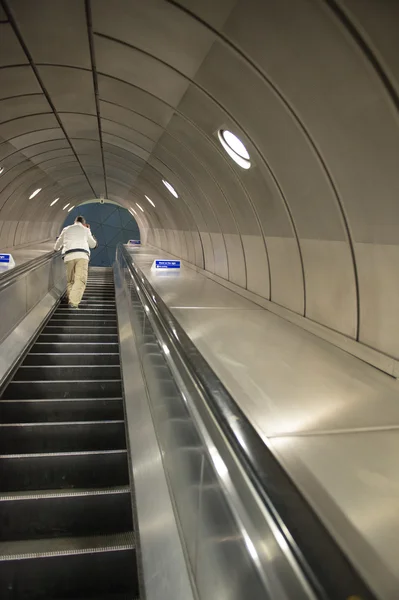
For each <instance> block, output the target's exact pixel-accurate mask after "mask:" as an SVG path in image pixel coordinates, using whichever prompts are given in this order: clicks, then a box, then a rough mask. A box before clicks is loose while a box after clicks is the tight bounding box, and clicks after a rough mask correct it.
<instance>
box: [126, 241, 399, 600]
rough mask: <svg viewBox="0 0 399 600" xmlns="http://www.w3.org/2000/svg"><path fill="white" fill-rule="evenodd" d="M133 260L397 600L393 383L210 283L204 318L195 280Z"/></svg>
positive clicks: (386, 593) (337, 531) (143, 256)
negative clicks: (238, 304)
mask: <svg viewBox="0 0 399 600" xmlns="http://www.w3.org/2000/svg"><path fill="white" fill-rule="evenodd" d="M133 256H134V260H135V262H136V263H137V265H138V266H140V268H141V269H142V270H143V272H144V274H145V275H146V276H148V278H149V280H150V281H151V284H152V285H153V286H154V289H155V290H156V291H157V292H158V293H159V294H160V295H161V297H162V298H163V299H164V300H165V301H166V303H167V304H168V305H169V306H170V308H171V310H172V312H173V314H174V315H175V316H176V318H177V319H178V321H179V322H180V324H181V325H182V326H183V328H184V329H185V331H186V333H187V334H188V335H189V336H190V337H191V339H192V341H193V342H194V343H195V345H196V346H197V348H198V349H199V350H200V352H201V353H202V355H203V356H204V357H205V358H206V360H207V361H208V363H209V364H210V365H211V367H212V368H213V369H214V370H215V372H216V373H217V375H218V376H219V377H220V378H221V380H222V381H223V383H224V385H225V386H226V387H227V389H228V390H229V391H230V393H231V394H232V395H233V397H234V398H235V399H236V401H237V402H238V403H239V405H240V407H241V408H242V409H243V410H244V412H245V413H246V415H247V416H248V417H249V418H250V420H251V422H252V423H253V425H254V426H255V427H256V428H257V430H258V432H259V433H260V435H261V436H262V437H263V439H264V440H265V443H267V444H268V445H269V446H270V447H271V448H272V449H273V451H274V452H275V454H276V456H277V457H278V459H279V461H281V463H282V464H283V465H284V467H285V468H286V469H287V471H288V472H289V473H290V475H291V476H292V478H293V479H294V481H295V482H296V483H297V484H298V485H299V486H300V488H301V490H302V492H303V493H304V494H305V496H306V497H307V499H308V500H309V502H310V503H311V504H312V505H313V506H314V507H315V509H316V510H317V512H318V514H319V515H320V517H321V518H322V520H323V522H324V523H326V525H327V526H328V528H329V529H330V531H332V533H333V535H334V536H335V537H336V538H337V539H338V540H339V542H340V543H341V545H342V547H343V548H344V549H345V551H346V552H347V553H348V555H349V556H350V558H351V560H352V561H353V562H354V563H355V564H356V566H357V567H358V568H359V570H360V571H361V572H362V574H363V576H364V577H365V579H366V580H367V581H368V582H369V583H370V585H372V586H373V588H374V589H375V590H377V592H378V597H381V598H383V599H384V600H385V599H387V600H393V599H394V598H396V597H397V594H398V590H399V582H398V579H397V569H396V564H397V558H396V554H397V552H396V549H397V544H396V539H397V538H398V536H399V520H398V516H397V512H396V511H395V510H394V508H393V507H394V506H396V504H397V501H398V495H397V489H398V487H399V480H398V476H397V472H396V470H395V458H393V457H395V456H396V444H397V440H396V437H397V436H396V430H397V428H398V426H399V404H398V397H399V396H398V394H399V388H398V382H397V381H396V380H395V379H393V378H391V377H388V376H387V375H386V374H384V373H382V372H381V371H379V370H377V369H375V368H373V367H371V366H370V365H367V364H366V363H365V362H363V361H361V360H359V359H357V358H355V357H353V356H350V355H349V354H347V353H345V352H343V351H342V350H339V349H337V348H336V347H334V346H332V345H331V344H328V343H327V342H325V341H323V340H320V339H319V338H317V337H316V336H314V335H312V334H310V333H308V332H306V331H304V330H303V329H301V328H300V327H296V326H295V325H293V324H291V323H288V322H287V321H285V320H284V319H281V318H279V317H278V316H276V315H273V314H271V313H270V312H269V311H265V310H251V309H249V310H248V309H244V308H232V307H234V306H235V305H236V304H235V303H236V297H235V296H236V294H234V293H233V292H232V291H229V290H226V288H224V287H222V286H220V285H218V284H217V283H216V282H209V283H212V284H213V286H212V288H211V289H212V298H213V302H212V306H209V307H208V309H206V310H204V309H203V308H201V307H203V306H204V305H206V302H205V300H206V299H207V298H208V297H209V296H207V295H206V294H203V295H201V293H200V291H199V290H201V289H209V288H207V287H205V286H202V284H201V281H202V279H204V276H203V275H200V274H194V273H193V271H192V270H190V269H183V270H182V272H181V273H180V275H176V274H174V273H169V274H168V275H167V276H166V275H165V274H160V276H159V277H158V276H157V274H154V273H151V270H150V268H151V264H152V261H153V260H154V258H155V256H162V254H161V253H159V252H158V253H156V252H151V251H150V250H149V249H147V250H146V249H145V248H143V249H141V250H136V251H134V252H133ZM171 289H173V292H174V293H173V294H171V293H170V290H171ZM190 289H192V290H193V295H192V298H191V300H192V302H191V303H190V302H188V301H187V295H189V293H190ZM218 292H219V295H218ZM218 298H220V299H222V298H223V303H222V306H219V307H218V308H216V307H215V306H217V305H218ZM187 304H189V305H190V307H187ZM223 305H224V309H223ZM252 308H254V309H255V308H257V307H255V306H254V307H252ZM380 509H382V511H383V513H384V515H385V517H382V513H381V512H380ZM385 509H386V510H385ZM370 565H373V568H371V566H370Z"/></svg>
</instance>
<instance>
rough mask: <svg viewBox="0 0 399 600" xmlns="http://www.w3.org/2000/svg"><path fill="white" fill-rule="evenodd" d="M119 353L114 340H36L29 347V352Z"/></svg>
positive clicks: (117, 345)
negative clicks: (84, 341)
mask: <svg viewBox="0 0 399 600" xmlns="http://www.w3.org/2000/svg"><path fill="white" fill-rule="evenodd" d="M57 352H62V353H74V354H80V353H83V352H84V353H85V354H89V353H90V354H93V353H119V344H118V343H115V342H86V343H85V344H79V342H36V344H35V345H34V346H33V347H32V348H31V351H30V353H31V354H36V353H39V354H43V353H48V354H51V353H57Z"/></svg>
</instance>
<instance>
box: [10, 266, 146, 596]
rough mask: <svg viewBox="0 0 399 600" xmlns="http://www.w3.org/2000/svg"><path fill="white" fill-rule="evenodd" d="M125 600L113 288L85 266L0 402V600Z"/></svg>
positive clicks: (128, 514) (103, 274)
mask: <svg viewBox="0 0 399 600" xmlns="http://www.w3.org/2000/svg"><path fill="white" fill-rule="evenodd" d="M136 597H138V583H137V570H136V557H135V541H134V533H133V523H132V505H131V491H130V485H129V471H128V459H127V448H126V438H125V422H124V408H123V397H122V381H121V369H120V361H119V343H118V327H117V317H116V306H115V290H114V282H113V275H112V271H111V270H106V269H90V271H89V279H88V284H87V288H86V291H85V294H84V297H83V300H82V304H81V308H80V309H79V310H73V309H70V308H69V307H68V306H67V305H66V304H60V305H59V306H58V307H57V309H56V310H55V312H54V313H53V315H52V317H51V318H50V320H49V321H48V322H47V323H46V325H45V326H44V328H43V330H42V331H41V333H40V334H39V336H38V337H37V339H36V341H35V343H34V344H33V346H32V347H31V349H30V351H29V352H28V354H27V355H26V356H25V358H24V360H23V362H22V364H21V365H20V366H19V368H18V369H17V371H16V372H15V375H14V377H13V379H12V380H11V381H10V382H9V383H8V385H7V387H6V388H5V389H4V391H3V394H2V397H1V400H0V598H2V600H22V599H24V600H25V599H28V598H29V599H30V600H31V599H32V600H36V599H39V598H40V599H42V598H54V599H56V598H63V599H81V600H83V599H89V598H96V599H97V600H132V599H133V598H136Z"/></svg>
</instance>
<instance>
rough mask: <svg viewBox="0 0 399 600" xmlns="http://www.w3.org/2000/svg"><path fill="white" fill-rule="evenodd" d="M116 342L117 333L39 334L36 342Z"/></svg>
mask: <svg viewBox="0 0 399 600" xmlns="http://www.w3.org/2000/svg"><path fill="white" fill-rule="evenodd" d="M117 341H118V334H117V333H41V334H40V335H39V337H38V342H70V343H71V342H78V343H80V344H86V343H89V342H100V343H101V342H114V343H116V342H117Z"/></svg>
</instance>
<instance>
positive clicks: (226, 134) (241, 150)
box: [218, 129, 251, 169]
mask: <svg viewBox="0 0 399 600" xmlns="http://www.w3.org/2000/svg"><path fill="white" fill-rule="evenodd" d="M218 137H219V141H220V143H221V144H222V146H223V148H224V149H225V150H226V152H227V154H228V155H229V156H231V158H232V159H233V160H234V161H235V162H236V163H237V164H238V165H239V166H240V167H242V168H243V169H249V168H250V166H251V157H250V156H249V154H248V150H247V149H246V147H245V146H244V144H243V143H242V141H241V140H240V139H239V138H238V137H237V136H236V135H234V133H231V131H227V130H226V129H220V131H218Z"/></svg>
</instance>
